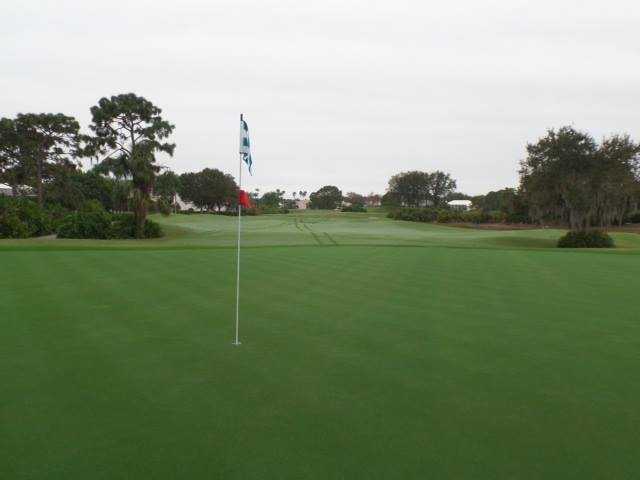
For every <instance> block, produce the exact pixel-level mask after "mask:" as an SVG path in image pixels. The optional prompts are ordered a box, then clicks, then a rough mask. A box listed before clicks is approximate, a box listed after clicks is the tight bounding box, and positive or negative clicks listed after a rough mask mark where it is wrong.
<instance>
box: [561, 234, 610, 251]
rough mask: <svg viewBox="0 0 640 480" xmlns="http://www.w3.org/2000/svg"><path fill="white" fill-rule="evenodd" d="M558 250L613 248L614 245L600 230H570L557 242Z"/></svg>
mask: <svg viewBox="0 0 640 480" xmlns="http://www.w3.org/2000/svg"><path fill="white" fill-rule="evenodd" d="M558 247H560V248H613V247H615V243H614V241H613V238H611V237H610V236H609V235H608V234H607V233H606V232H604V231H602V230H571V231H569V232H567V234H566V235H564V236H562V237H561V238H560V239H559V240H558Z"/></svg>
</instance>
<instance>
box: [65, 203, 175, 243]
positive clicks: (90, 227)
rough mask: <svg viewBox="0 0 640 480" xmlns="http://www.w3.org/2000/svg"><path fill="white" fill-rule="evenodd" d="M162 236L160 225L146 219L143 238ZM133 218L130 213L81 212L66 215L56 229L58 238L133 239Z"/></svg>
mask: <svg viewBox="0 0 640 480" xmlns="http://www.w3.org/2000/svg"><path fill="white" fill-rule="evenodd" d="M162 235H163V232H162V229H161V228H160V225H159V224H157V223H156V222H154V221H152V220H149V219H147V220H146V221H145V224H144V238H159V237H161V236H162ZM135 237H136V224H135V218H134V217H133V215H132V214H130V213H119V214H112V213H108V212H105V211H104V210H103V211H90V212H87V211H81V212H74V213H71V214H69V215H67V216H66V217H65V218H64V220H63V221H62V223H61V224H60V227H59V228H58V238H95V239H115V238H121V239H124V238H135Z"/></svg>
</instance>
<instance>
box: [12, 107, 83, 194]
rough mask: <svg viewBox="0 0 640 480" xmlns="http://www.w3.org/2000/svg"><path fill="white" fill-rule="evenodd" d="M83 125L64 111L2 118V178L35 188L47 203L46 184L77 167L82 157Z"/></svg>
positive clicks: (20, 114)
mask: <svg viewBox="0 0 640 480" xmlns="http://www.w3.org/2000/svg"><path fill="white" fill-rule="evenodd" d="M79 131H80V124H79V123H78V122H77V121H76V119H75V118H73V117H69V116H67V115H63V114H61V113H56V114H54V113H19V114H18V115H17V116H16V118H15V119H7V118H3V119H0V178H2V180H3V181H7V182H8V183H9V184H11V185H14V186H15V185H17V184H27V185H30V186H33V187H35V188H36V191H37V194H38V203H39V204H40V205H42V204H43V202H44V183H45V182H46V181H48V180H50V179H51V178H53V177H54V176H55V174H56V172H58V171H60V170H64V169H72V168H74V166H75V164H74V159H75V158H77V157H78V156H80V154H81V151H80V135H79Z"/></svg>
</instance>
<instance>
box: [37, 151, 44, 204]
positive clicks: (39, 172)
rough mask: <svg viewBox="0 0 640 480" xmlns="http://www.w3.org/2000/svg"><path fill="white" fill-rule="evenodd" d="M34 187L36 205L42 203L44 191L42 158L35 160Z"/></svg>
mask: <svg viewBox="0 0 640 480" xmlns="http://www.w3.org/2000/svg"><path fill="white" fill-rule="evenodd" d="M36 187H37V189H38V205H40V206H42V204H43V203H44V191H43V188H42V159H38V160H37V161H36Z"/></svg>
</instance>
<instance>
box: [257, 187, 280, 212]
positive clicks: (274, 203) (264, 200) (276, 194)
mask: <svg viewBox="0 0 640 480" xmlns="http://www.w3.org/2000/svg"><path fill="white" fill-rule="evenodd" d="M284 194H285V192H284V191H283V190H280V189H277V190H275V191H273V192H266V193H265V194H264V195H262V197H261V198H260V201H259V205H260V206H261V207H266V208H278V207H279V206H280V205H281V204H282V203H283V195H284Z"/></svg>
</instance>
